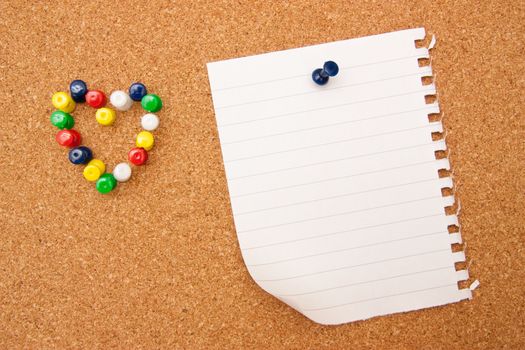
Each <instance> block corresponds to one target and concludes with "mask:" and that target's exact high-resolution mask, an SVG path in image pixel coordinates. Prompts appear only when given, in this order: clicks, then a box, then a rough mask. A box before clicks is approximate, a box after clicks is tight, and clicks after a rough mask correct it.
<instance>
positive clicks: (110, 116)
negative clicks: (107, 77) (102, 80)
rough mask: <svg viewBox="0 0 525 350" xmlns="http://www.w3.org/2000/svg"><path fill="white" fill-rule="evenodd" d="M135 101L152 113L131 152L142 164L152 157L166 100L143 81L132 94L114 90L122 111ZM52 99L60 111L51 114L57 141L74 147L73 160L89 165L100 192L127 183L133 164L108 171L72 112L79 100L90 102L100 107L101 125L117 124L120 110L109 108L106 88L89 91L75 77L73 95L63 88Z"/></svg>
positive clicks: (87, 168) (112, 97)
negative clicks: (155, 132)
mask: <svg viewBox="0 0 525 350" xmlns="http://www.w3.org/2000/svg"><path fill="white" fill-rule="evenodd" d="M134 101H137V102H140V104H141V105H142V108H143V109H144V110H145V111H147V112H148V113H147V114H145V115H143V116H142V118H141V125H142V128H143V129H144V130H143V131H141V132H139V133H138V135H137V136H136V140H135V144H136V147H134V148H132V149H131V150H130V151H129V153H128V160H129V162H130V163H131V164H133V165H136V166H140V165H143V164H144V163H146V161H147V160H148V151H150V150H151V149H152V148H153V145H154V143H155V139H154V137H153V134H152V133H151V131H153V130H155V129H157V127H158V126H159V118H158V117H157V115H156V114H154V113H156V112H158V111H160V109H161V108H162V100H161V99H160V97H159V96H157V95H155V94H149V93H148V91H147V89H146V87H145V86H144V84H141V83H133V84H131V86H130V87H129V93H126V92H124V91H121V90H117V91H113V92H112V93H111V95H110V98H109V102H110V103H111V105H112V106H113V107H114V108H115V109H116V110H118V111H127V110H129V109H130V108H131V107H132V105H133V102H134ZM51 102H52V104H53V106H54V107H55V108H56V111H54V112H53V113H51V118H50V119H51V123H52V124H53V125H54V126H56V127H57V128H58V129H60V131H59V132H58V133H57V135H56V141H57V142H58V144H60V145H61V146H64V147H68V148H70V150H69V161H70V162H71V163H73V164H79V165H80V164H85V165H86V166H85V167H84V170H83V175H84V178H86V180H88V181H92V182H96V188H97V190H98V191H99V192H100V193H109V192H111V191H112V190H113V189H114V188H115V187H116V186H117V183H118V182H126V181H128V180H129V179H130V178H131V172H132V170H131V166H130V165H129V164H128V163H126V162H123V163H119V164H117V165H116V166H115V167H114V168H113V172H111V173H109V172H106V165H105V164H104V162H103V161H101V160H100V159H96V158H93V152H92V151H91V149H90V148H88V147H86V146H83V145H81V143H82V142H81V141H82V137H81V136H80V133H79V132H78V131H76V130H74V129H73V127H74V126H75V120H74V118H73V116H72V115H71V113H72V112H73V111H74V110H75V107H76V105H77V104H78V103H86V104H88V105H89V106H91V107H93V108H96V109H97V111H96V113H95V117H96V119H97V122H98V123H99V124H101V125H104V126H110V125H113V123H114V121H115V118H116V112H115V110H114V109H112V108H109V107H106V105H107V97H106V95H105V94H104V93H103V92H102V91H100V90H88V88H87V85H86V83H85V82H84V81H82V80H74V81H72V82H71V84H70V85H69V94H68V93H66V92H62V91H61V92H56V93H55V94H53V97H52V101H51Z"/></svg>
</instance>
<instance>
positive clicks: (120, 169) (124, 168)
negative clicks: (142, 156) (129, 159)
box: [113, 163, 131, 182]
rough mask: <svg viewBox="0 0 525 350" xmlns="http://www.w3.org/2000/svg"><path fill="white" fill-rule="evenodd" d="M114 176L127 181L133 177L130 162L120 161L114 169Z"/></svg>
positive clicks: (120, 180)
mask: <svg viewBox="0 0 525 350" xmlns="http://www.w3.org/2000/svg"><path fill="white" fill-rule="evenodd" d="M113 176H114V177H115V179H116V180H117V181H118V182H126V181H128V180H129V179H130V177H131V167H130V166H129V164H128V163H119V164H117V165H116V166H115V169H113Z"/></svg>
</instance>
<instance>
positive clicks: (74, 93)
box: [69, 79, 88, 102]
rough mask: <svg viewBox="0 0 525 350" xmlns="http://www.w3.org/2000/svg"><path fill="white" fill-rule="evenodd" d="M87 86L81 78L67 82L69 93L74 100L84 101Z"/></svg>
mask: <svg viewBox="0 0 525 350" xmlns="http://www.w3.org/2000/svg"><path fill="white" fill-rule="evenodd" d="M87 92H88V88H87V85H86V83H85V82H84V81H83V80H78V79H77V80H73V81H72V82H71V84H69V93H70V94H71V98H73V100H74V101H75V102H86V94H87Z"/></svg>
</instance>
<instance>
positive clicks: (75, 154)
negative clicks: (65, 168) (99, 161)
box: [69, 146, 93, 164]
mask: <svg viewBox="0 0 525 350" xmlns="http://www.w3.org/2000/svg"><path fill="white" fill-rule="evenodd" d="M92 158H93V153H92V152H91V150H90V149H89V148H87V147H86V146H79V147H75V148H72V149H71V150H70V151H69V161H70V162H71V163H73V164H86V163H88V162H89V161H90V160H91V159H92Z"/></svg>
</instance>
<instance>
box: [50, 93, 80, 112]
mask: <svg viewBox="0 0 525 350" xmlns="http://www.w3.org/2000/svg"><path fill="white" fill-rule="evenodd" d="M51 102H52V103H53V106H54V107H55V108H56V109H58V110H60V111H62V112H66V113H71V112H73V111H74V110H75V105H76V104H75V101H73V99H72V98H71V96H69V95H68V94H66V93H65V92H62V91H60V92H56V93H54V94H53V97H52V98H51Z"/></svg>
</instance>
